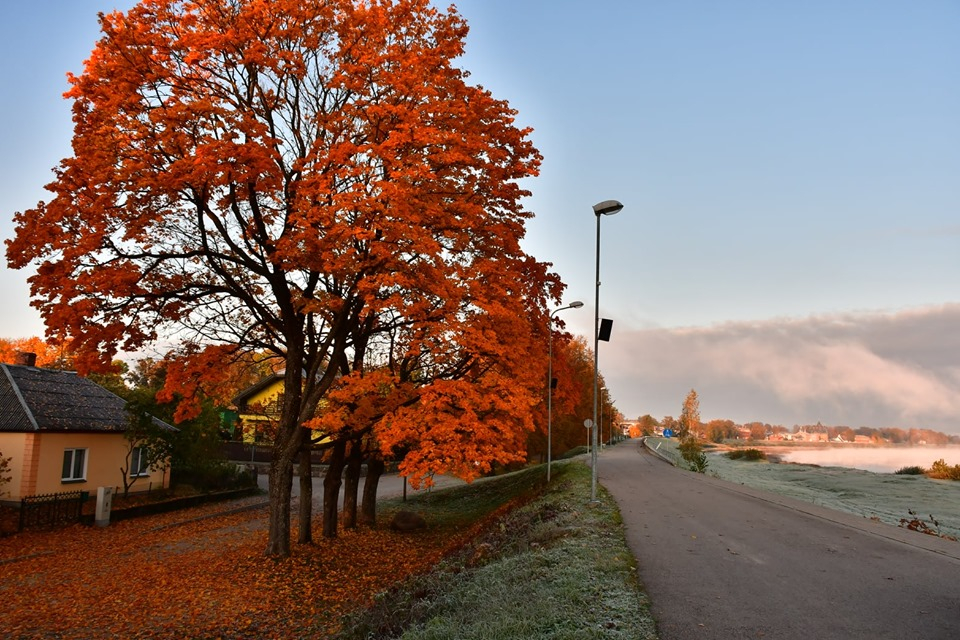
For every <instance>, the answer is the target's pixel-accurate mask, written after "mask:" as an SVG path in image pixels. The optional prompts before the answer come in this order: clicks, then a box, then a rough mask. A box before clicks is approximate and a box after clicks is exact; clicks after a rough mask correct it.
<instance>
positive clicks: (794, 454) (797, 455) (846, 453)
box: [776, 445, 960, 473]
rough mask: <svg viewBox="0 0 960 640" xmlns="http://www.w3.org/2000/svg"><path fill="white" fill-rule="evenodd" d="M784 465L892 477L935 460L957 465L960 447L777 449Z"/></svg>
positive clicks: (924, 466)
mask: <svg viewBox="0 0 960 640" xmlns="http://www.w3.org/2000/svg"><path fill="white" fill-rule="evenodd" d="M776 454H777V455H778V456H779V457H780V458H781V459H782V460H783V461H784V462H796V463H799V464H816V465H820V466H821V467H847V468H850V469H863V470H864V471H873V472H875V473H893V472H894V471H896V470H897V469H900V468H902V467H912V466H919V467H923V468H925V469H929V468H930V466H931V465H932V464H933V463H934V462H936V461H937V460H940V459H943V460H945V461H946V462H947V464H949V465H951V466H952V465H957V464H960V446H958V445H953V446H928V445H920V446H912V447H911V446H899V447H857V446H843V445H840V446H823V447H804V448H797V449H787V448H784V449H780V448H777V449H776Z"/></svg>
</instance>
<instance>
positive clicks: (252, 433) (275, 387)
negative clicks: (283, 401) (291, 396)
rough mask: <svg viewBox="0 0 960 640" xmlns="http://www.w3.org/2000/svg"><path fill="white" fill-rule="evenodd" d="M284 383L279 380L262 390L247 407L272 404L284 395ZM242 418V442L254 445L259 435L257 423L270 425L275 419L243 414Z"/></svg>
mask: <svg viewBox="0 0 960 640" xmlns="http://www.w3.org/2000/svg"><path fill="white" fill-rule="evenodd" d="M283 389H284V387H283V381H282V380H277V381H276V382H274V383H273V384H272V385H270V386H269V387H267V388H266V389H262V390H261V391H260V392H259V393H257V394H254V395H253V396H251V397H250V399H249V400H247V406H249V407H255V406H257V405H261V406H266V405H268V404H270V403H271V402H273V401H275V400H276V399H277V396H279V395H280V394H281V393H283ZM238 417H239V418H240V429H241V433H242V436H241V437H242V440H243V442H246V443H248V444H249V443H252V442H254V441H255V440H256V433H257V423H258V422H261V423H268V422H270V421H271V420H274V418H271V417H269V416H263V415H257V414H255V413H241V414H239V416H238Z"/></svg>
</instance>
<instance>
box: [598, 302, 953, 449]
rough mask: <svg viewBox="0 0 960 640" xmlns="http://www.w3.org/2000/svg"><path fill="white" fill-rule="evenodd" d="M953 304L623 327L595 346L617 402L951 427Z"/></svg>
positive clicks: (782, 418) (631, 407)
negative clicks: (690, 395) (686, 403)
mask: <svg viewBox="0 0 960 640" xmlns="http://www.w3.org/2000/svg"><path fill="white" fill-rule="evenodd" d="M958 328H960V304H949V305H941V306H936V307H926V308H919V309H911V310H907V311H901V312H887V313H880V312H869V313H846V314H838V315H831V316H814V317H810V318H805V319H773V320H767V321H763V322H737V323H728V324H723V325H717V326H713V327H692V328H689V327H688V328H676V329H653V330H644V331H622V332H621V333H620V334H618V335H617V336H616V340H615V342H612V343H611V344H610V345H609V346H607V345H604V346H603V347H601V370H602V371H603V373H604V375H605V376H606V378H607V379H608V381H609V383H610V386H611V388H612V390H613V392H614V395H615V397H616V398H617V404H618V407H620V408H621V410H622V411H624V412H625V413H627V415H628V416H630V417H634V416H633V413H637V414H638V415H639V414H641V413H651V414H653V415H655V416H661V415H677V414H678V413H679V410H680V406H681V405H682V402H683V398H684V397H685V396H686V394H687V392H688V391H689V390H690V389H691V388H694V389H696V390H697V394H698V395H699V397H700V406H701V414H702V417H703V418H704V419H712V418H730V419H732V420H736V421H738V422H745V421H750V420H761V421H764V422H770V423H774V424H784V425H786V426H791V425H792V424H808V423H814V422H817V421H821V422H823V423H824V424H834V425H840V424H843V425H848V426H861V425H866V426H875V427H879V426H899V427H904V428H909V427H927V428H933V429H938V430H942V431H945V432H949V433H960V331H957V329H958Z"/></svg>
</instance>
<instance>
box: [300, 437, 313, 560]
mask: <svg viewBox="0 0 960 640" xmlns="http://www.w3.org/2000/svg"><path fill="white" fill-rule="evenodd" d="M310 454H311V451H310V438H309V436H305V437H304V444H303V449H301V450H300V530H299V532H298V535H297V542H298V543H299V544H312V543H313V473H312V471H313V465H312V464H311V459H310Z"/></svg>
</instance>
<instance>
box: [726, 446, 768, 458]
mask: <svg viewBox="0 0 960 640" xmlns="http://www.w3.org/2000/svg"><path fill="white" fill-rule="evenodd" d="M727 457H728V458H730V459H731V460H751V461H755V460H766V459H767V454H765V453H764V452H763V451H761V450H760V449H734V450H733V451H728V452H727Z"/></svg>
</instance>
